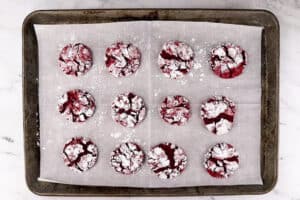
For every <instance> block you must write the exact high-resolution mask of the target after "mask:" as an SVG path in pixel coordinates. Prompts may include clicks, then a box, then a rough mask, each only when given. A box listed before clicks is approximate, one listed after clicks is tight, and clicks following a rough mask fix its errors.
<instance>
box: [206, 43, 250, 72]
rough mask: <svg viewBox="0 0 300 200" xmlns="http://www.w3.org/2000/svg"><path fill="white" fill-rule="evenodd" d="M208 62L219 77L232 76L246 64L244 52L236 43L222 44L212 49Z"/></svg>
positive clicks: (241, 70)
mask: <svg viewBox="0 0 300 200" xmlns="http://www.w3.org/2000/svg"><path fill="white" fill-rule="evenodd" d="M210 64H211V68H212V70H213V72H214V73H215V74H216V75H218V76H219V77H221V78H234V77H236V76H238V75H240V74H241V73H242V72H243V70H244V68H245V66H246V64H247V56H246V52H245V51H244V49H242V48H241V47H240V46H238V45H234V44H230V43H227V44H223V45H221V46H218V47H216V48H214V49H212V51H211V59H210Z"/></svg>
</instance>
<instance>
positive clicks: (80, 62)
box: [59, 43, 93, 76]
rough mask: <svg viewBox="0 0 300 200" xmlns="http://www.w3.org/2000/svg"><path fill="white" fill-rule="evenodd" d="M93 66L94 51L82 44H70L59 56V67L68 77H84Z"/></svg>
mask: <svg viewBox="0 0 300 200" xmlns="http://www.w3.org/2000/svg"><path fill="white" fill-rule="evenodd" d="M92 65H93V57H92V51H91V50H90V48H89V47H87V46H86V45H84V44H82V43H77V44H68V45H66V46H65V47H64V48H63V49H62V50H61V52H60V54H59V66H60V68H61V69H62V71H63V72H64V73H65V74H67V75H71V76H79V75H83V74H85V73H86V72H87V71H89V69H90V68H91V67H92Z"/></svg>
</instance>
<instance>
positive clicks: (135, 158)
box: [110, 142, 145, 175]
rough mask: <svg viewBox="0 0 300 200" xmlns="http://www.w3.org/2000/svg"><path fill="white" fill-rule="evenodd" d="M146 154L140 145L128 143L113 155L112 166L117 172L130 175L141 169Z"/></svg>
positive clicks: (119, 147) (122, 145)
mask: <svg viewBox="0 0 300 200" xmlns="http://www.w3.org/2000/svg"><path fill="white" fill-rule="evenodd" d="M144 160H145V154H144V152H143V150H142V149H141V148H140V146H139V145H137V144H136V143H132V142H126V143H123V144H121V145H119V146H118V147H117V148H116V149H115V150H114V151H113V152H112V153H111V158H110V164H111V166H112V167H113V168H114V169H115V171H116V172H119V173H121V174H125V175H130V174H134V173H136V172H137V171H138V170H140V169H141V167H142V165H143V163H144Z"/></svg>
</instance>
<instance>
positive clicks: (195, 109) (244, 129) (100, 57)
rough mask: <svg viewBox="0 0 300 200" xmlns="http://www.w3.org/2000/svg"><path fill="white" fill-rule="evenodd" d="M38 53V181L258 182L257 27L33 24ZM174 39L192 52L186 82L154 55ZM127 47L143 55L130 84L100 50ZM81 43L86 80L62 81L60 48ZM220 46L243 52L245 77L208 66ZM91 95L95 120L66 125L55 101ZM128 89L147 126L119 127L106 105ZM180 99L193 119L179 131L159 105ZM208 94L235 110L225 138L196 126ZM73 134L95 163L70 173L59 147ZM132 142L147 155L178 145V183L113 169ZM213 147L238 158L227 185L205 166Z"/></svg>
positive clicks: (145, 169) (169, 184)
mask: <svg viewBox="0 0 300 200" xmlns="http://www.w3.org/2000/svg"><path fill="white" fill-rule="evenodd" d="M35 30H36V34H37V39H38V47H39V111H40V149H41V161H40V180H44V181H50V182H58V183H67V184H79V185H99V186H100V185H101V186H103V185H104V186H129V187H179V186H200V185H239V184H262V179H261V175H260V174H261V172H260V139H261V135H260V109H261V33H262V28H261V27H253V26H241V25H231V24H217V23H207V22H173V21H168V22H163V21H153V22H145V21H140V22H120V23H106V24H82V25H79V24H77V25H36V26H35ZM171 39H174V40H175V39H176V40H181V41H184V42H186V43H188V44H190V45H191V46H192V48H193V49H194V51H195V54H196V58H195V59H196V62H197V64H196V65H195V68H194V69H192V71H191V73H189V75H187V76H186V77H185V78H183V79H180V80H170V79H168V78H166V77H164V75H162V73H161V72H160V69H159V67H158V65H157V57H158V54H159V51H160V49H161V47H162V45H163V43H164V42H165V41H167V40H171ZM119 40H122V41H128V42H131V43H133V44H135V45H136V46H138V47H139V49H140V50H141V52H142V65H141V67H140V69H139V70H138V72H137V73H136V74H134V75H133V76H130V77H127V78H115V77H113V76H111V75H110V74H109V73H108V72H107V70H106V69H105V66H104V52H105V49H106V47H107V46H109V45H110V44H112V43H113V42H116V41H119ZM75 42H82V43H84V44H86V45H88V46H89V47H90V48H91V49H92V51H93V57H94V66H93V68H92V69H91V70H90V71H89V72H88V73H87V74H86V75H84V76H80V77H78V78H76V77H70V76H66V75H65V74H64V73H63V72H62V71H61V69H60V68H59V67H58V61H57V59H58V54H59V51H60V49H61V48H62V47H63V46H64V45H66V44H68V43H75ZM222 42H232V43H235V44H239V45H240V46H242V47H243V48H244V49H245V50H246V51H247V53H248V65H247V68H246V69H245V71H244V73H243V74H242V75H240V76H238V77H236V78H234V79H230V80H225V79H221V78H219V77H217V76H216V75H214V74H213V72H212V71H211V70H210V68H209V64H208V52H209V50H210V49H211V48H212V47H214V46H215V45H218V44H220V43H222ZM74 88H80V89H84V90H87V91H89V92H90V93H91V94H92V95H93V96H94V97H95V99H96V105H97V110H96V113H95V115H94V116H93V117H92V118H90V119H89V120H88V121H87V122H86V123H82V124H75V123H72V122H70V121H66V120H65V118H64V117H63V116H61V115H60V114H59V113H58V111H57V109H56V106H57V99H58V97H59V96H60V95H61V94H63V93H64V92H65V91H67V90H69V89H74ZM126 91H131V92H134V93H136V94H138V95H140V96H142V97H143V98H144V100H145V102H146V105H147V108H148V114H147V117H146V120H145V121H144V122H143V123H141V124H140V125H139V126H137V127H136V128H134V129H129V128H123V127H121V126H120V125H118V124H116V123H115V122H114V121H113V120H112V119H111V115H110V105H111V102H112V100H113V99H114V97H115V96H116V95H118V94H119V93H122V92H126ZM172 94H181V95H184V96H186V97H187V98H188V99H189V100H190V101H191V104H192V118H191V119H190V121H189V122H188V124H187V125H185V126H183V127H175V126H170V125H168V124H166V123H165V122H163V121H162V120H161V119H160V116H159V114H158V107H159V105H160V103H161V101H162V99H163V98H164V96H166V95H172ZM211 95H225V96H227V97H229V98H231V99H232V100H233V101H234V102H235V103H236V105H237V114H236V118H235V124H234V127H233V129H232V131H231V132H230V133H229V134H227V135H224V136H215V135H213V134H211V133H209V132H208V131H207V130H206V129H205V128H204V126H203V125H202V123H201V120H200V103H201V102H202V101H204V100H205V99H206V98H208V97H210V96H211ZM73 136H85V137H89V138H91V139H92V140H93V141H94V142H95V143H96V144H97V146H98V148H99V152H100V154H99V155H100V157H99V160H98V162H97V164H96V165H95V167H94V168H92V169H91V170H89V171H87V172H85V173H83V174H78V173H74V172H73V171H71V170H70V169H68V168H67V167H66V166H65V165H64V163H63V160H62V148H63V146H64V142H65V141H66V140H68V139H69V138H71V137H73ZM125 141H135V142H138V143H139V144H140V145H141V146H142V148H143V149H144V150H145V152H147V151H148V150H149V148H150V147H151V146H153V145H156V144H158V143H160V142H164V141H169V142H173V143H176V144H177V145H179V146H180V147H182V148H183V149H184V150H185V151H186V154H187V155H188V166H187V168H186V170H185V171H184V173H183V174H182V175H181V176H179V177H178V178H176V179H172V180H160V179H159V178H157V177H156V175H154V174H152V173H151V171H150V169H149V167H148V166H147V165H144V167H143V168H142V170H141V171H139V172H138V173H137V174H135V175H131V176H126V175H121V174H118V173H116V172H115V171H114V169H112V168H111V167H110V164H109V159H110V153H111V151H112V150H113V149H114V148H115V146H116V145H118V144H119V143H121V142H125ZM217 142H228V143H230V144H232V145H234V147H235V148H236V149H237V151H238V152H239V153H240V169H239V170H238V171H237V172H236V173H235V174H234V175H233V176H232V177H230V178H229V179H215V178H212V177H210V176H209V175H208V174H207V173H206V171H205V169H204V168H203V159H204V153H205V152H206V151H207V149H208V148H209V147H211V146H212V145H214V144H215V143H217Z"/></svg>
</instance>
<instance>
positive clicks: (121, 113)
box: [111, 92, 146, 128]
mask: <svg viewBox="0 0 300 200" xmlns="http://www.w3.org/2000/svg"><path fill="white" fill-rule="evenodd" d="M111 109H112V112H111V113H112V118H113V120H114V121H116V122H117V123H119V124H121V125H122V126H124V127H130V128H132V127H135V126H136V125H137V124H139V123H141V122H142V121H143V120H144V119H145V117H146V106H145V103H144V100H143V98H142V97H140V96H137V95H135V94H134V93H131V92H128V93H123V94H120V95H118V96H117V97H116V98H115V99H114V101H113V103H112V106H111Z"/></svg>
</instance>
